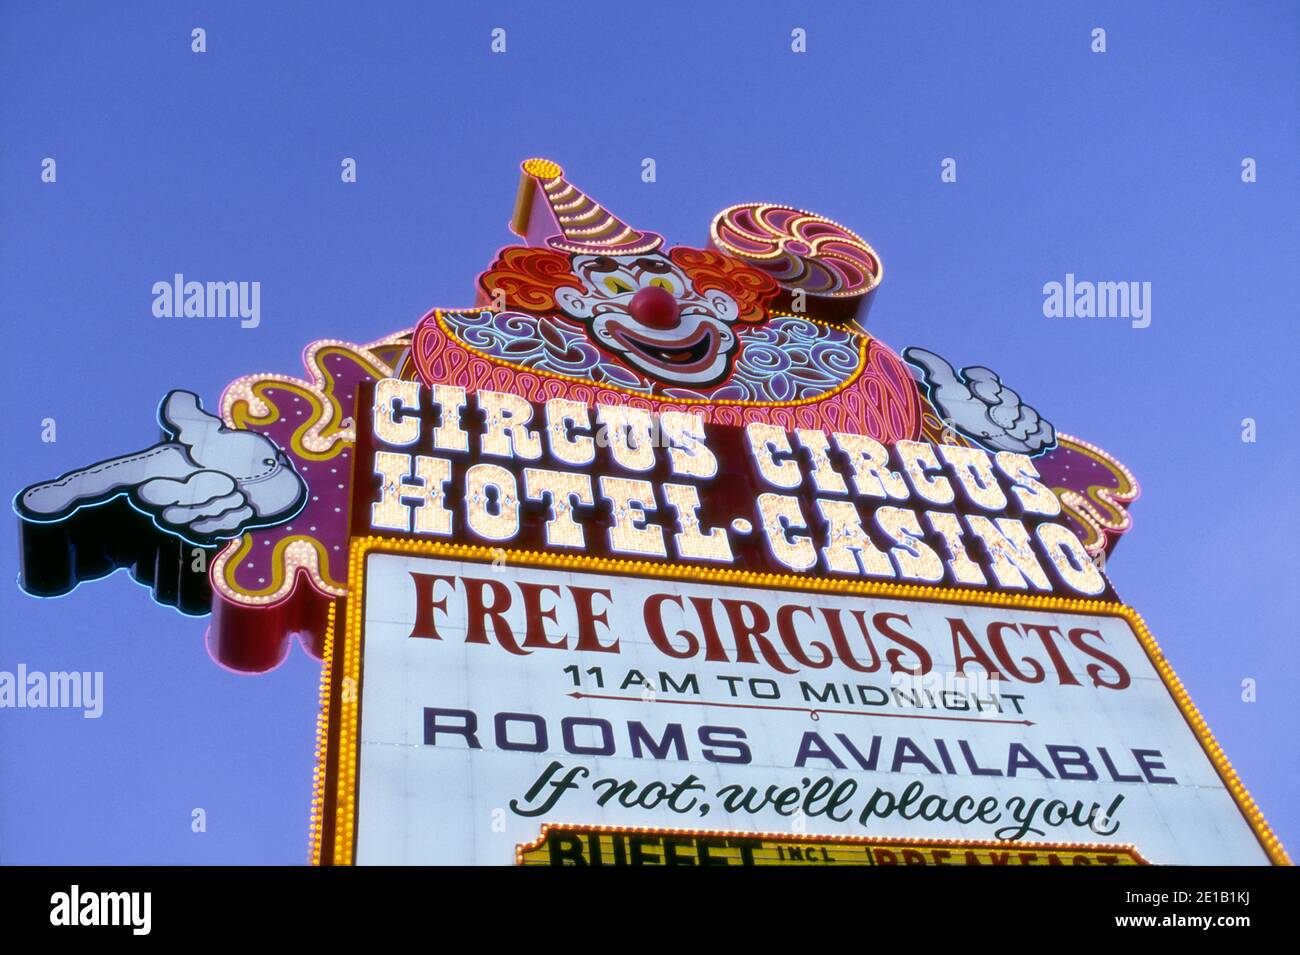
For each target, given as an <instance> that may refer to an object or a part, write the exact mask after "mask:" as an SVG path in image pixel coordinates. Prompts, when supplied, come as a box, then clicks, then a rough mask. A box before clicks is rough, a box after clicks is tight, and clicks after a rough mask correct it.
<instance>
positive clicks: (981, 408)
mask: <svg viewBox="0 0 1300 955" xmlns="http://www.w3.org/2000/svg"><path fill="white" fill-rule="evenodd" d="M903 358H905V359H906V360H907V362H908V364H910V365H912V366H914V367H915V368H917V369H919V370H920V372H921V373H920V374H919V375H918V376H917V377H918V378H920V380H921V382H922V383H923V384H925V385H926V386H928V388H929V391H930V402H931V403H932V404H933V405H934V407H935V410H936V411H937V412H938V413H939V415H940V416H941V417H942V418H943V419H944V420H945V421H946V422H947V423H948V424H949V425H951V427H953V428H954V429H955V430H957V431H959V432H961V433H962V434H963V435H965V436H966V437H967V438H970V440H971V441H973V442H974V443H975V444H978V445H979V446H980V447H982V448H984V449H985V450H987V451H1019V452H1020V453H1022V454H1036V453H1038V452H1039V451H1042V450H1044V449H1047V448H1050V447H1052V446H1053V445H1055V444H1056V430H1055V429H1054V428H1053V427H1052V423H1051V422H1050V421H1047V420H1045V419H1043V418H1042V417H1040V416H1039V414H1038V412H1037V411H1035V410H1034V409H1033V408H1031V407H1030V406H1029V405H1027V404H1025V403H1024V402H1023V401H1021V400H1020V395H1018V394H1016V392H1014V391H1012V390H1011V389H1010V388H1008V387H1007V386H1006V385H1004V384H1002V379H1000V378H999V377H998V376H997V374H996V373H995V372H993V371H991V370H990V369H988V368H984V367H982V366H980V365H972V366H970V367H967V368H963V369H962V370H961V372H960V374H959V373H958V372H955V371H954V370H953V367H952V365H950V364H948V362H947V361H945V360H944V359H942V358H940V357H939V356H938V355H936V354H935V353H934V352H931V351H926V350H925V349H924V348H905V349H903Z"/></svg>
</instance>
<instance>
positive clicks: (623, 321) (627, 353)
mask: <svg viewBox="0 0 1300 955" xmlns="http://www.w3.org/2000/svg"><path fill="white" fill-rule="evenodd" d="M570 268H571V270H572V272H573V275H574V276H575V277H576V278H577V279H578V281H580V282H581V283H582V288H580V289H577V288H569V287H563V288H559V289H556V292H555V302H556V304H557V305H558V306H559V308H560V310H561V311H563V312H564V314H565V315H567V316H569V317H570V318H574V319H577V320H579V321H581V322H583V323H584V324H585V325H586V326H587V328H588V331H589V334H590V336H591V338H592V340H593V341H594V342H595V343H596V344H597V345H599V346H600V347H601V348H603V349H604V350H605V351H607V352H609V353H610V354H612V355H613V356H615V357H616V358H618V359H619V360H620V361H622V362H623V363H625V364H627V365H630V366H632V367H633V368H635V369H637V370H638V371H640V372H642V373H644V374H646V375H649V376H650V377H652V378H654V379H656V380H658V381H662V382H665V383H668V384H679V385H712V384H716V383H717V382H719V381H721V380H722V379H723V378H725V377H726V376H727V374H728V372H729V371H730V369H731V361H732V359H733V358H734V357H735V354H736V348H737V340H736V332H735V330H734V328H733V326H734V325H735V323H736V321H737V319H739V318H740V305H739V304H738V303H737V302H736V300H735V298H733V297H732V296H731V295H729V294H727V292H725V291H723V290H721V289H717V288H714V289H698V288H696V286H695V283H694V280H693V279H692V278H691V276H690V275H688V274H687V273H686V272H685V271H683V270H682V269H681V268H679V267H678V266H677V265H676V264H674V262H673V261H672V260H671V259H670V258H668V257H667V256H664V255H661V254H659V253H657V252H647V253H644V254H642V255H620V256H610V255H577V256H574V257H573V259H572V261H571V263H570Z"/></svg>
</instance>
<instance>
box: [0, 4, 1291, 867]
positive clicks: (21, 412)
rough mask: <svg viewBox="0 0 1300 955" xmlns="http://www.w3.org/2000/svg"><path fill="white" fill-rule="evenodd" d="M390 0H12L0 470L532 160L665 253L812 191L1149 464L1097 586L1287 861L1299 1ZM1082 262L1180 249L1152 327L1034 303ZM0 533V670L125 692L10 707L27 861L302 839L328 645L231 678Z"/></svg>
mask: <svg viewBox="0 0 1300 955" xmlns="http://www.w3.org/2000/svg"><path fill="white" fill-rule="evenodd" d="M377 6H378V5H371V4H354V3H337V4H307V3H301V4H290V3H276V4H267V3H221V4H216V3H207V4H199V3H182V2H169V3H161V2H159V3H133V4H129V5H115V4H100V3H80V4H78V3H59V4H50V3H37V2H14V0H4V2H3V4H0V316H3V322H4V329H5V335H6V338H7V342H6V351H7V353H8V354H10V355H11V357H13V359H14V364H13V366H12V370H13V372H14V377H13V378H12V379H11V382H10V386H9V389H8V394H9V398H8V401H7V408H6V413H5V414H4V415H3V416H0V427H2V428H3V441H4V455H3V458H2V459H0V461H2V463H0V469H2V470H0V474H2V475H3V481H2V482H0V486H2V487H0V489H3V491H4V494H5V495H6V498H7V497H8V496H10V495H12V494H13V493H14V492H15V491H17V490H18V489H19V488H20V487H21V486H23V485H25V484H27V483H29V482H31V481H34V480H37V479H41V478H46V477H51V476H54V475H57V474H59V473H61V472H63V471H64V470H67V469H69V468H71V467H74V466H79V465H82V464H85V463H88V462H90V461H93V460H97V459H99V458H102V457H106V456H109V455H113V454H117V453H121V452H123V451H125V450H128V449H134V448H139V447H144V446H146V445H147V444H149V443H151V442H152V441H153V440H155V438H156V431H155V425H154V420H153V412H154V408H155V407H156V405H157V402H158V400H159V398H160V397H161V396H162V395H163V394H164V393H165V392H166V391H167V390H168V389H170V388H174V387H184V388H189V389H193V390H195V391H197V392H199V393H200V394H201V395H202V396H204V398H205V399H206V400H207V401H208V402H213V401H215V400H216V398H217V396H218V395H219V393H220V391H221V388H222V387H223V386H224V385H225V384H226V383H227V382H228V381H229V380H231V379H233V378H235V377H237V376H240V375H243V374H248V373H252V372H258V371H279V372H287V373H297V372H298V371H299V370H300V365H299V352H300V350H301V348H302V346H303V345H304V344H305V343H307V342H308V341H310V340H312V339H315V338H321V337H340V338H345V339H349V340H352V341H366V340H369V339H372V338H375V337H378V336H380V335H382V334H385V333H387V332H391V331H395V330H397V329H400V328H403V327H406V326H409V325H410V324H412V323H413V322H414V321H415V320H416V319H418V318H419V316H420V315H421V314H422V313H423V312H424V311H425V310H426V309H427V308H429V307H430V306H432V305H435V304H440V305H462V304H468V303H469V302H470V301H471V299H472V282H473V279H474V277H475V275H476V274H477V272H478V271H480V270H481V269H482V268H483V267H484V266H485V264H486V263H487V262H488V259H489V256H490V255H491V254H492V252H493V251H494V250H495V249H496V248H497V247H498V246H500V245H502V244H505V242H506V240H507V239H508V234H507V231H506V221H507V219H508V217H509V215H510V212H511V206H512V200H513V195H514V188H515V183H516V181H517V175H518V172H517V165H518V163H519V161H520V160H521V159H523V158H525V157H527V156H532V155H543V156H547V157H551V158H554V159H556V160H558V161H559V162H561V163H562V164H563V165H564V166H565V167H566V169H567V171H568V172H569V173H570V175H571V177H572V178H573V179H574V180H575V181H576V182H577V183H579V184H580V185H582V186H583V187H584V188H586V189H587V190H589V191H590V192H591V193H592V194H593V195H595V196H596V197H597V198H599V199H601V200H603V201H604V202H606V203H608V204H609V205H610V206H611V207H612V208H613V209H614V210H615V211H616V212H618V213H619V214H621V215H622V216H623V217H624V218H625V219H628V220H629V221H631V222H633V223H634V224H636V225H638V226H640V227H642V228H650V229H655V230H657V231H660V232H662V233H663V234H665V235H666V236H668V237H669V239H670V240H671V241H673V242H676V243H686V244H703V242H704V239H705V235H706V229H707V226H708V222H709V219H710V218H711V216H712V215H713V213H714V212H715V211H717V210H718V209H720V208H722V207H723V206H724V205H728V204H731V203H733V202H739V201H746V200H754V199H765V200H773V201H781V202H787V203H792V204H794V205H798V206H802V207H804V208H808V209H812V210H815V211H818V212H820V213H822V214H824V215H827V216H830V217H831V218H834V219H836V220H838V221H841V222H843V223H845V224H846V225H848V226H849V227H850V228H853V229H855V230H856V231H858V232H860V233H861V234H862V235H863V236H865V237H866V238H867V240H868V241H870V242H871V243H873V244H874V246H875V247H876V249H877V251H878V252H879V253H880V254H881V256H882V258H883V260H884V263H885V280H884V284H883V285H882V287H881V288H880V290H879V292H878V296H877V299H876V301H875V304H874V306H873V310H872V313H871V326H872V329H873V331H874V332H875V333H876V334H877V335H878V336H879V337H880V338H882V339H884V340H885V341H886V342H887V343H889V344H890V345H892V346H893V347H894V348H895V349H901V348H903V347H904V346H906V345H913V344H914V345H922V346H926V347H929V348H932V349H934V350H935V351H938V352H940V353H941V354H943V355H945V356H946V357H948V358H950V359H952V360H953V361H954V362H956V363H960V364H971V363H984V364H988V365H991V366H992V367H993V368H995V369H996V370H998V371H999V372H1001V373H1002V375H1003V377H1004V378H1005V379H1006V380H1007V381H1008V382H1009V383H1010V384H1011V385H1012V386H1013V387H1015V388H1016V389H1018V390H1019V391H1020V392H1021V394H1022V395H1023V396H1024V397H1025V399H1026V400H1027V401H1029V402H1030V403H1031V404H1033V405H1035V406H1036V407H1037V408H1038V409H1039V410H1040V411H1042V412H1043V413H1044V414H1045V415H1046V416H1047V417H1048V418H1050V419H1051V420H1053V421H1054V422H1055V423H1056V424H1057V425H1058V427H1060V428H1061V429H1063V430H1065V431H1068V432H1070V433H1073V434H1076V435H1078V436H1080V437H1082V438H1084V439H1086V440H1090V441H1093V442H1095V443H1097V444H1100V445H1102V446H1103V447H1105V448H1107V449H1108V450H1110V451H1111V452H1113V453H1114V454H1116V455H1117V456H1118V457H1119V458H1120V459H1121V460H1123V461H1124V462H1126V463H1127V464H1128V465H1129V467H1130V468H1131V469H1132V470H1133V471H1134V472H1135V473H1136V475H1137V476H1138V478H1139V479H1140V481H1141V482H1142V486H1143V496H1142V499H1141V500H1140V501H1139V502H1138V503H1137V505H1136V506H1135V507H1134V511H1133V513H1134V517H1135V521H1136V526H1135V528H1134V530H1133V531H1132V532H1131V533H1130V534H1129V535H1128V537H1127V538H1126V539H1125V540H1124V541H1123V542H1122V544H1121V546H1120V548H1119V550H1118V552H1117V554H1116V556H1115V558H1114V559H1113V560H1112V562H1111V564H1110V568H1109V569H1110V571H1111V575H1112V577H1113V579H1114V581H1115V584H1116V586H1117V588H1118V589H1119V592H1120V593H1121V594H1122V595H1123V596H1124V597H1125V598H1126V600H1127V601H1128V602H1130V603H1131V604H1133V605H1134V606H1136V607H1137V608H1138V609H1139V610H1140V611H1141V612H1142V613H1143V614H1144V615H1145V617H1146V619H1147V621H1148V622H1149V624H1150V625H1151V627H1152V629H1153V631H1154V632H1155V634H1156V636H1157V637H1158V638H1159V639H1160V641H1161V642H1162V644H1163V646H1164V648H1165V651H1166V652H1167V654H1168V656H1169V658H1170V659H1171V661H1172V663H1173V664H1174V666H1175V667H1176V668H1177V670H1178V672H1179V673H1180V675H1181V676H1182V678H1183V680H1184V681H1185V682H1186V684H1187V686H1188V687H1189V689H1190V691H1191V692H1192V694H1193V697H1194V699H1195V700H1196V702H1197V703H1198V704H1199V706H1200V707H1201V710H1202V712H1203V713H1204V714H1205V716H1206V718H1207V719H1208V721H1209V723H1210V726H1211V727H1212V729H1213V730H1214V731H1215V733H1216V734H1217V736H1218V738H1219V740H1220V742H1221V743H1222V744H1223V746H1224V747H1225V748H1226V750H1227V752H1228V754H1229V756H1230V757H1231V758H1232V760H1233V762H1234V763H1235V765H1236V766H1237V768H1238V770H1239V771H1240V773H1241V774H1242V776H1243V778H1244V780H1245V782H1246V784H1247V786H1248V787H1249V788H1250V789H1251V790H1252V792H1253V794H1254V795H1255V797H1256V799H1257V800H1258V801H1259V803H1260V805H1261V806H1262V808H1263V809H1264V811H1265V813H1266V815H1267V816H1268V817H1269V819H1270V821H1271V822H1272V824H1273V825H1274V826H1275V828H1276V829H1277V830H1278V832H1279V833H1280V835H1281V836H1282V838H1283V840H1284V841H1285V842H1287V843H1288V845H1289V848H1290V849H1291V851H1292V852H1296V851H1298V850H1300V757H1298V753H1297V750H1298V748H1300V744H1298V743H1297V740H1298V739H1300V726H1298V725H1297V723H1298V720H1297V716H1296V714H1297V708H1296V706H1295V702H1294V693H1295V690H1294V688H1295V687H1296V686H1297V685H1300V650H1298V649H1297V635H1296V634H1297V631H1296V625H1295V614H1294V602H1295V593H1296V583H1295V566H1294V559H1295V558H1294V555H1295V553H1296V545H1297V534H1298V533H1300V506H1298V505H1297V503H1296V499H1295V496H1294V494H1293V493H1292V492H1291V482H1293V481H1295V480H1296V474H1297V470H1298V469H1300V416H1298V415H1297V410H1298V409H1297V397H1296V395H1297V389H1296V385H1295V382H1296V378H1297V372H1298V371H1300V368H1298V367H1297V366H1298V365H1300V349H1297V334H1296V330H1295V329H1296V322H1297V319H1298V318H1300V308H1298V306H1297V303H1298V302H1300V271H1298V270H1297V267H1296V266H1297V262H1300V237H1298V231H1300V230H1298V229H1297V216H1298V214H1300V185H1298V178H1297V165H1296V162H1297V158H1296V157H1297V156H1298V155H1300V135H1298V134H1297V127H1298V124H1297V119H1298V117H1300V112H1298V110H1300V8H1298V7H1297V5H1296V4H1295V3H1294V2H1254V3H1234V4H1222V3H1190V2H1180V3H1141V4H1133V3H1101V4H1098V3H1090V4H1079V3H1068V4H1064V3H1063V4H1046V3H1037V2H1030V3H1020V4H1007V3H979V4H976V3H965V2H954V3H930V4H924V5H922V4H911V3H908V4H901V3H900V4H884V3H875V2H873V3H840V4H836V3H821V2H819V3H816V4H812V3H805V4H802V5H801V4H795V3H755V2H747V3H743V4H741V3H734V4H713V3H708V4H706V3H698V2H690V3H666V2H660V3H656V4H650V5H644V4H641V5H622V4H618V5H615V4H596V3H585V4H567V3H545V4H531V5H529V4H520V3H484V2H478V3H473V4H470V3H463V4H454V5H453V4H446V3H402V4H384V5H382V8H380V9H377V8H376V7H377ZM801 6H802V7H806V8H807V9H806V10H800V7H801ZM196 26H198V27H203V28H205V29H206V30H207V42H208V52H207V53H205V54H202V55H196V54H194V53H192V52H191V51H190V31H191V29H192V28H194V27H196ZM496 26H501V27H504V28H505V29H506V30H507V36H508V52H507V53H506V54H505V55H492V54H491V53H490V52H489V31H490V30H491V29H492V28H493V27H496ZM1098 26H1100V27H1104V28H1105V29H1106V31H1107V46H1108V50H1107V52H1106V53H1105V54H1093V53H1092V52H1090V50H1089V44H1090V37H1089V34H1090V31H1091V30H1092V28H1094V27H1098ZM794 27H803V28H805V29H806V30H807V35H808V52H807V53H806V54H804V55H795V54H793V53H791V52H790V48H789V44H790V31H791V29H793V28H794ZM345 156H350V157H354V158H355V159H356V160H357V163H358V173H359V181H358V182H357V183H356V184H354V185H344V184H342V183H341V182H340V181H339V163H340V160H341V159H342V158H343V157H345ZM45 157H54V158H55V159H56V160H57V163H58V167H57V169H58V181H57V183H56V184H54V185H47V184H43V183H42V182H41V181H40V164H41V160H42V159H43V158H45ZM643 157H653V158H654V159H655V160H656V162H657V166H658V181H657V182H656V183H654V184H645V183H643V182H641V179H640V170H641V166H640V163H641V160H642V158H643ZM945 157H954V158H956V159H957V162H958V181H957V182H956V183H955V184H944V183H941V182H940V178H939V171H940V162H941V160H943V159H944V158H945ZM1244 157H1253V158H1254V159H1255V160H1256V161H1257V163H1258V182H1256V183H1254V184H1250V185H1247V184H1244V183H1243V182H1242V181H1241V178H1240V171H1241V161H1242V159H1243V158H1244ZM175 272H183V273H185V274H186V275H187V276H190V277H193V278H198V279H204V280H207V279H212V280H244V281H260V282H261V285H262V322H261V326H260V327H259V328H257V329H240V328H239V327H238V326H237V325H236V324H235V323H229V322H228V323H224V324H221V323H216V324H212V323H204V322H195V321H189V322H186V321H183V320H182V321H176V320H166V319H156V318H154V317H153V316H152V314H151V310H150V308H151V304H152V295H151V292H150V288H151V286H152V285H153V283H154V282H156V281H159V280H164V281H166V280H169V279H170V277H171V276H172V274H173V273H175ZM1067 272H1073V273H1075V274H1076V275H1077V276H1079V277H1080V278H1091V279H1095V280H1136V281H1149V282H1151V283H1152V286H1153V294H1152V299H1153V300H1152V305H1153V311H1152V323H1151V326H1150V327H1149V328H1147V329H1144V330H1134V329H1131V328H1130V327H1128V324H1127V323H1124V322H1097V321H1092V322H1089V321H1085V320H1073V321H1071V320H1049V319H1047V318H1044V317H1043V315H1042V291H1041V290H1042V286H1043V284H1044V283H1045V282H1049V281H1060V280H1062V279H1063V277H1064V276H1065V274H1066V273H1067ZM1248 416H1249V417H1253V418H1255V419H1256V421H1257V422H1258V441H1257V443H1255V444H1243V443H1242V441H1241V440H1240V432H1241V426H1240V422H1241V419H1242V418H1243V417H1248ZM47 417H53V418H55V419H56V421H57V426H58V432H57V435H58V440H57V442H56V443H54V444H44V443H42V442H41V441H40V427H41V424H40V423H41V420H42V419H44V418H47ZM0 538H3V540H4V544H3V547H2V548H0V579H3V580H4V581H9V582H10V583H7V584H5V585H4V586H2V587H0V669H3V670H10V671H12V670H14V669H15V668H16V667H17V665H18V664H19V663H25V664H27V666H28V667H30V668H32V669H39V670H46V671H48V670H72V669H76V670H102V671H103V672H104V674H105V683H106V689H105V693H106V702H105V712H104V715H103V717H102V718H101V719H99V720H97V721H92V720H83V719H82V718H81V717H80V715H79V714H77V713H75V712H68V711H48V710H47V711H32V710H23V711H14V710H6V711H0V862H4V863H158V862H168V863H170V862H185V863H189V862H193V863H235V862H250V863H298V862H301V861H303V860H304V859H305V856H306V839H307V819H308V809H309V803H310V773H311V767H312V745H313V722H314V719H315V713H316V686H317V680H318V672H319V667H318V665H317V664H316V663H315V662H314V661H312V660H310V659H309V658H307V657H306V656H305V655H304V654H302V653H301V652H297V651H295V653H294V654H293V656H291V657H290V659H289V661H288V662H287V663H286V664H285V665H284V666H283V667H281V668H280V669H279V670H278V671H276V672H274V673H271V674H268V675H265V676H260V677H240V676H235V675H232V674H230V673H227V672H225V671H223V670H221V669H219V668H218V667H217V666H215V665H214V664H213V663H212V662H211V660H210V659H209V658H208V656H207V654H206V652H205V651H204V648H203V632H204V629H205V626H206V622H205V621H204V620H195V619H187V618H184V617H182V616H180V615H179V614H177V613H175V612H174V611H172V610H169V609H165V608H161V607H158V606H156V605H154V604H153V603H152V602H151V601H150V600H149V597H148V594H147V592H146V591H144V590H143V589H141V588H139V587H137V586H136V585H134V584H132V583H131V582H130V581H129V580H127V579H126V578H125V576H123V575H117V576H116V577H114V578H112V579H110V580H106V581H101V582H98V583H94V584H90V585H86V586H83V587H82V588H81V589H80V590H78V591H77V592H76V593H74V594H73V595H71V596H69V597H67V598H64V599H60V600H53V601H37V600H34V599H31V598H28V597H25V596H23V595H22V594H21V593H20V592H19V591H18V589H17V587H16V585H14V584H13V583H12V581H13V580H14V577H15V575H16V572H17V567H16V560H15V538H16V533H15V531H14V530H13V529H11V530H10V531H9V532H8V534H5V535H0ZM1245 678H1253V679H1255V680H1257V681H1258V700H1257V702H1254V703H1245V702H1242V700H1241V681H1242V680H1243V679H1245ZM196 807H199V808H203V809H204V810H205V811H206V813H207V832H205V833H202V834H194V833H192V832H191V831H190V819H191V811H192V809H194V808H196Z"/></svg>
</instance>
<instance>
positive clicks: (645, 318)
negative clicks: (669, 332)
mask: <svg viewBox="0 0 1300 955" xmlns="http://www.w3.org/2000/svg"><path fill="white" fill-rule="evenodd" d="M627 310H628V312H629V313H631V315H632V317H633V318H635V319H636V320H637V321H638V322H640V323H641V324H642V325H644V326H646V327H647V328H660V329H669V328H676V327H677V316H678V313H679V312H680V311H681V310H680V309H679V308H678V306H677V299H676V298H674V297H673V294H672V293H671V292H669V291H668V290H667V289H662V288H660V287H659V286H657V285H647V286H646V287H645V288H643V289H641V290H640V291H639V292H637V293H636V294H635V295H633V296H632V301H631V303H630V304H629V305H628V307H627Z"/></svg>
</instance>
